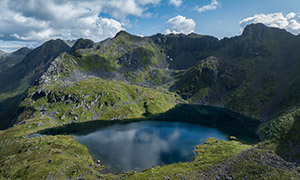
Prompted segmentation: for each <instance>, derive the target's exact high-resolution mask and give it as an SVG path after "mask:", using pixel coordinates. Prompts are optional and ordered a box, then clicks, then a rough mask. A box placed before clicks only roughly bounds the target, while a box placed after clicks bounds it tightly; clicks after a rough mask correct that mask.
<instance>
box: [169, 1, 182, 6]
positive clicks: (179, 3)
mask: <svg viewBox="0 0 300 180" xmlns="http://www.w3.org/2000/svg"><path fill="white" fill-rule="evenodd" d="M169 4H172V5H174V6H176V7H179V6H181V4H182V0H170V2H169Z"/></svg>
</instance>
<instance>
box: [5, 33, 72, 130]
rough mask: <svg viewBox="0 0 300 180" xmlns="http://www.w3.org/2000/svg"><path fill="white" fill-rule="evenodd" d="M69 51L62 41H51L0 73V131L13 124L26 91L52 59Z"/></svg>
mask: <svg viewBox="0 0 300 180" xmlns="http://www.w3.org/2000/svg"><path fill="white" fill-rule="evenodd" d="M69 49H70V47H69V46H68V45H66V44H65V43H64V42H63V41H62V40H60V39H57V40H51V41H48V42H46V43H44V44H43V45H42V46H40V47H38V48H36V49H34V50H32V51H31V52H29V53H28V54H27V55H26V56H25V57H24V58H23V60H22V61H21V62H20V63H18V64H16V65H15V66H12V67H11V68H8V69H5V70H4V71H2V72H0V87H1V89H0V94H1V95H0V97H1V98H0V112H1V115H0V123H1V126H0V127H1V129H3V128H6V127H7V126H8V125H10V124H11V122H13V119H14V118H15V115H16V114H17V113H16V109H17V106H18V104H19V103H20V101H21V100H22V99H23V93H24V92H25V91H26V89H27V88H29V87H30V86H32V85H33V84H34V83H35V81H36V80H37V79H38V78H39V77H40V76H41V75H42V74H43V73H44V72H45V71H46V69H47V68H48V67H49V66H50V62H51V61H52V60H53V59H54V58H56V57H57V56H58V55H59V54H60V53H62V52H66V51H68V50H69ZM22 51H23V50H21V51H19V52H16V54H19V53H21V52H22Z"/></svg>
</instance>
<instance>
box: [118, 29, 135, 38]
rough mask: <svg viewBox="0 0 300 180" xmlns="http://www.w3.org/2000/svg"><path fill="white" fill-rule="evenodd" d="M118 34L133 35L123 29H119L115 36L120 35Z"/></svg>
mask: <svg viewBox="0 0 300 180" xmlns="http://www.w3.org/2000/svg"><path fill="white" fill-rule="evenodd" d="M118 36H132V35H131V34H129V33H128V32H126V31H124V30H121V31H119V32H118V33H117V34H116V35H115V37H114V38H116V37H118Z"/></svg>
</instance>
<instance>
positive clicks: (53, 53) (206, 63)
mask: <svg viewBox="0 0 300 180" xmlns="http://www.w3.org/2000/svg"><path fill="white" fill-rule="evenodd" d="M66 42H67V43H68V44H67V43H66ZM70 45H72V47H70ZM299 48H300V41H299V36H294V35H292V34H290V33H288V32H286V31H284V30H280V29H276V28H268V27H266V26H264V25H262V24H255V25H254V24H253V25H249V26H247V27H246V28H245V30H244V32H243V34H242V35H240V36H236V37H233V38H224V39H222V40H218V39H217V38H214V37H211V36H202V35H197V34H194V33H192V34H190V35H183V34H176V35H174V34H171V35H162V34H157V35H154V36H150V37H139V36H134V35H131V34H129V33H127V32H125V31H121V32H119V33H118V34H117V35H116V36H115V37H114V38H111V39H107V40H105V41H102V42H100V43H95V42H93V41H91V40H88V39H79V40H77V41H76V42H71V41H63V40H59V39H58V40H51V41H48V42H46V43H44V44H43V45H42V46H40V47H38V48H36V49H34V50H32V51H30V52H29V51H28V52H27V51H25V50H24V52H23V51H22V52H20V54H22V53H26V56H25V54H24V56H25V57H24V58H23V59H22V60H21V61H20V62H18V63H16V64H15V65H12V66H11V67H9V68H7V69H5V70H3V71H1V72H0V129H3V130H1V131H0V179H165V180H167V179H299V178H300V177H299V172H300V169H299V162H300V156H299V154H300V144H299V142H300V141H299V140H300V139H299V132H300V124H299V122H300V121H299V120H300V115H299V108H300V106H299V99H300V94H299V91H298V89H299V87H300V71H299V70H300V53H299V51H298V49H299ZM1 54H3V53H1ZM6 55H7V54H3V57H4V56H6ZM181 103H183V104H198V105H199V104H200V105H213V106H218V107H224V108H225V109H230V110H232V111H234V112H236V113H235V115H236V116H239V115H238V113H241V114H244V115H248V116H251V117H254V118H256V119H258V120H259V121H258V120H253V119H252V118H245V119H240V120H239V121H235V122H232V121H230V122H229V121H227V118H225V117H224V118H223V119H222V122H221V121H218V122H214V121H213V119H212V120H211V122H214V123H211V122H209V121H210V118H209V117H215V116H208V115H207V114H208V110H203V109H202V110H200V109H197V108H194V107H193V106H192V105H190V106H188V108H186V109H183V110H184V111H182V112H179V111H174V109H176V108H178V106H176V105H178V104H181ZM174 107H175V108H174ZM189 108H192V109H194V110H196V111H199V113H200V111H201V113H204V114H206V115H203V117H204V118H203V119H204V120H203V122H204V121H205V123H207V124H210V125H211V126H214V127H216V128H219V129H221V128H223V129H224V128H226V129H227V130H228V129H231V130H232V128H234V127H239V128H240V129H238V130H236V132H238V133H240V134H242V135H244V134H249V133H250V134H251V133H253V134H254V131H255V130H256V129H255V128H256V126H257V124H258V123H260V122H261V125H260V128H259V129H257V134H258V136H259V137H260V140H261V142H259V143H256V144H253V145H246V144H243V143H240V142H238V141H236V140H234V138H232V139H233V141H221V140H217V139H214V138H210V139H208V140H206V142H205V144H203V145H199V146H197V148H196V150H195V151H196V153H197V155H196V157H195V159H194V160H193V161H191V162H185V163H177V164H171V165H162V166H159V167H153V168H150V169H147V170H144V171H141V172H127V173H123V174H119V175H116V174H113V173H111V172H110V171H109V170H108V169H107V168H106V167H104V166H103V165H102V164H101V163H100V164H99V163H95V162H94V160H93V159H92V157H91V155H90V154H89V152H88V150H87V148H86V147H85V146H83V145H81V144H79V143H78V142H77V141H75V140H74V139H73V137H72V136H70V135H51V136H38V137H31V136H30V135H31V134H33V133H37V132H40V131H42V130H46V129H48V128H54V127H60V126H62V125H65V124H71V123H73V124H74V123H75V124H76V123H81V122H86V121H92V120H103V121H113V120H122V121H126V120H132V119H134V120H147V118H149V117H151V118H157V119H160V120H161V119H162V118H164V119H167V120H170V119H168V117H170V116H169V115H170V114H176V115H177V116H178V118H180V119H182V121H184V118H181V117H182V116H184V115H185V114H186V113H189V112H190V111H189V110H190V109H189ZM178 112H179V113H178ZM210 113H211V112H210ZM192 115H193V116H195V117H196V116H197V114H195V113H192ZM216 116H217V115H216ZM178 118H177V119H178ZM252 120H253V121H252ZM231 124H233V125H231ZM245 124H249V126H250V124H255V126H253V127H249V128H246V129H243V127H244V126H245ZM8 127H10V128H8ZM248 130H249V133H248ZM255 136H256V135H255ZM254 139H256V137H255V138H254Z"/></svg>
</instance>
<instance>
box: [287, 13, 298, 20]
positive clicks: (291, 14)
mask: <svg viewBox="0 0 300 180" xmlns="http://www.w3.org/2000/svg"><path fill="white" fill-rule="evenodd" d="M295 16H296V13H294V12H291V13H289V14H287V15H286V18H287V19H292V18H294V17H295Z"/></svg>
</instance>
